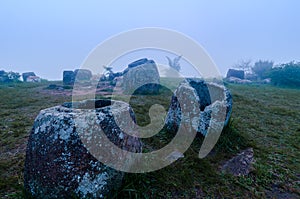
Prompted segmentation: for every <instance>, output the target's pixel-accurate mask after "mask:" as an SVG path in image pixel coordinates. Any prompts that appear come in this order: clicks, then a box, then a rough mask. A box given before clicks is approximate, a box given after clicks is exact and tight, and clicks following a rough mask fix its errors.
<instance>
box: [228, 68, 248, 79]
mask: <svg viewBox="0 0 300 199" xmlns="http://www.w3.org/2000/svg"><path fill="white" fill-rule="evenodd" d="M230 77H236V78H239V79H244V78H245V72H244V71H243V70H236V69H229V70H228V71H227V75H226V78H230Z"/></svg>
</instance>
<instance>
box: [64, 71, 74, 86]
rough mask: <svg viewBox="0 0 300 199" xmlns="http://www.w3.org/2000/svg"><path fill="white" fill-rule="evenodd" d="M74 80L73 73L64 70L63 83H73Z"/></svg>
mask: <svg viewBox="0 0 300 199" xmlns="http://www.w3.org/2000/svg"><path fill="white" fill-rule="evenodd" d="M74 81H75V73H74V72H73V71H71V70H65V71H64V72H63V83H64V85H73V84H74Z"/></svg>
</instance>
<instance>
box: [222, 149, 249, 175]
mask: <svg viewBox="0 0 300 199" xmlns="http://www.w3.org/2000/svg"><path fill="white" fill-rule="evenodd" d="M254 162H255V159H254V151H253V149H252V148H248V149H245V150H244V151H242V152H241V153H239V154H238V155H236V156H235V157H233V158H231V159H230V160H228V161H227V162H225V164H223V165H222V168H221V171H222V172H223V173H228V174H231V175H234V176H246V175H248V174H249V173H250V172H251V171H253V170H254V167H253V163H254Z"/></svg>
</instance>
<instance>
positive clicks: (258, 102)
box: [0, 82, 300, 198]
mask: <svg viewBox="0 0 300 199" xmlns="http://www.w3.org/2000/svg"><path fill="white" fill-rule="evenodd" d="M52 83H53V82H51V84H52ZM48 84H50V83H39V84H34V83H19V84H9V85H0V101H1V102H0V118H1V120H0V198H24V197H25V195H24V194H23V185H22V184H23V174H22V171H23V165H24V159H25V149H26V142H27V139H28V136H29V131H30V129H31V126H32V124H33V121H34V118H35V117H36V116H37V114H38V113H39V111H40V110H41V109H44V108H47V107H51V106H55V105H58V104H61V103H63V102H65V101H71V97H70V96H66V95H61V94H57V95H51V94H49V93H47V92H48V91H47V90H44V88H45V87H47V85H48ZM227 86H228V88H229V89H230V90H231V92H232V95H233V101H234V105H233V112H232V117H231V121H230V124H229V126H228V127H227V128H225V129H224V131H223V132H222V135H221V137H220V139H219V141H218V143H217V145H216V146H215V148H214V150H213V152H212V153H211V154H210V155H209V156H208V157H206V158H204V159H199V158H198V152H199V149H200V146H201V142H202V138H197V139H195V141H194V142H193V144H192V146H191V147H190V148H189V150H188V151H187V152H186V153H185V154H184V156H185V157H184V158H182V159H179V160H178V161H176V162H175V163H174V164H172V165H170V166H168V167H166V168H164V169H161V170H159V171H155V172H151V173H145V174H126V175H125V179H124V183H123V186H122V187H121V188H120V189H119V191H118V193H116V194H115V196H114V197H115V198H265V197H270V198H272V197H274V198H300V147H299V143H300V100H299V99H300V90H299V89H284V88H277V87H273V86H269V85H233V84H229V85H227ZM156 142H157V140H156ZM159 142H160V144H162V145H164V144H166V143H168V142H169V136H168V135H165V134H164V133H162V134H160V137H159ZM248 147H252V148H254V158H255V160H256V162H255V164H254V170H253V171H252V172H251V173H250V174H249V175H248V176H244V177H233V176H231V175H228V174H223V173H222V172H220V166H221V165H222V163H224V162H225V161H226V160H228V159H230V158H231V157H232V156H234V155H236V154H237V153H238V152H239V151H241V150H243V149H246V148H248Z"/></svg>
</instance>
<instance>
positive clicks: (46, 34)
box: [0, 0, 300, 79]
mask: <svg viewBox="0 0 300 199" xmlns="http://www.w3.org/2000/svg"><path fill="white" fill-rule="evenodd" d="M299 9H300V1H297V0H286V1H284V0H281V1H279V0H265V1H264V0H228V1H197V0H195V1H192V0H191V1H175V0H173V1H163V0H152V1H141V0H139V1H138V0H128V1H121V0H120V1H116V0H115V1H112V0H110V1H96V0H95V1H56V0H52V1H50V0H49V1H30V0H29V1H16V0H7V1H6V0H2V1H1V2H0V70H1V69H4V70H13V71H17V72H24V71H34V72H36V74H37V75H39V76H41V77H43V78H47V79H61V78H62V70H64V69H75V68H78V67H79V66H80V65H81V64H82V62H83V61H84V59H85V58H86V56H87V55H88V54H89V52H90V51H91V50H92V49H93V48H94V47H96V46H97V45H98V44H99V43H100V42H102V41H103V40H105V39H107V38H108V37H110V36H112V35H115V34H118V33H120V32H123V31H126V30H130V29H134V28H142V27H162V28H168V29H173V30H177V31H179V32H181V33H184V34H186V35H188V36H189V37H191V38H193V39H194V40H196V41H197V42H198V43H199V44H201V45H202V46H203V47H204V48H205V49H206V51H207V52H208V53H209V55H210V56H211V58H212V59H213V60H214V61H215V63H216V64H217V66H218V67H219V69H220V71H221V72H222V73H223V74H225V72H226V70H227V68H228V67H231V66H232V65H234V64H235V63H236V62H238V61H239V60H241V59H252V60H253V61H255V60H257V59H269V60H273V61H275V63H282V62H288V61H292V60H296V61H300V36H299V35H300V13H299Z"/></svg>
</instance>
